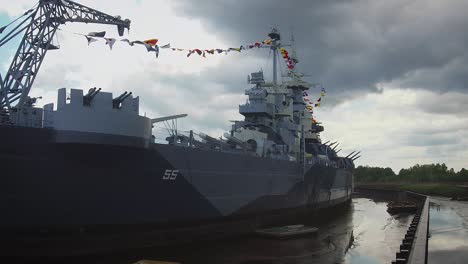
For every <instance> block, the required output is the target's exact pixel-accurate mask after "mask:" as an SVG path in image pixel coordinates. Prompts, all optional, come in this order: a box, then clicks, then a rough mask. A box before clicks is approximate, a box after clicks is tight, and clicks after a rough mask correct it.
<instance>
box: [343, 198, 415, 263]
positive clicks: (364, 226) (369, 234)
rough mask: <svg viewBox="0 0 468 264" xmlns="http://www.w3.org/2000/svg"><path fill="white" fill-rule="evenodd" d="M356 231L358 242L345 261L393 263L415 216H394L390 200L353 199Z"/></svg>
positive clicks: (354, 227) (353, 219) (354, 228)
mask: <svg viewBox="0 0 468 264" xmlns="http://www.w3.org/2000/svg"><path fill="white" fill-rule="evenodd" d="M353 204H354V210H353V217H352V221H353V232H354V234H355V240H354V241H355V242H354V245H353V246H352V248H351V249H350V250H349V251H348V252H347V254H346V255H345V263H353V264H354V263H363V264H371V263H384V262H386V263H390V262H391V261H392V260H394V259H395V253H396V252H397V251H399V249H400V243H401V240H402V239H403V237H404V234H405V233H406V230H407V229H408V226H409V225H410V223H411V220H412V216H411V215H409V214H400V215H395V216H391V215H390V214H388V213H387V212H386V209H387V203H386V202H375V201H373V200H370V199H364V198H358V199H353Z"/></svg>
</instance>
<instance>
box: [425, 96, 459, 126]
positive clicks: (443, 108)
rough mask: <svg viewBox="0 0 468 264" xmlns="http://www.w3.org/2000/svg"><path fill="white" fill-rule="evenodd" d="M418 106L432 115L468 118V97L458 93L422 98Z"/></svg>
mask: <svg viewBox="0 0 468 264" xmlns="http://www.w3.org/2000/svg"><path fill="white" fill-rule="evenodd" d="M416 105H417V106H418V107H419V108H421V109H422V110H423V111H425V112H427V113H431V114H448V115H455V116H459V117H462V118H463V117H467V116H468V95H466V94H462V93H458V92H450V93H444V94H440V95H437V96H433V95H431V96H421V97H419V98H418V101H417V103H416ZM464 129H468V126H466V125H465V126H464Z"/></svg>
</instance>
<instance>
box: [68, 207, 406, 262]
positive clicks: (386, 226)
mask: <svg viewBox="0 0 468 264" xmlns="http://www.w3.org/2000/svg"><path fill="white" fill-rule="evenodd" d="M386 205H387V203H386V202H384V201H374V200H371V199H368V198H354V199H353V201H352V203H351V204H350V205H349V207H348V208H347V209H343V210H344V211H343V213H342V214H341V215H340V216H339V217H334V218H333V219H331V220H327V221H323V220H322V218H318V219H315V220H314V219H312V222H310V223H305V224H309V225H313V226H317V227H319V232H318V234H316V235H315V236H308V237H301V238H295V239H287V240H274V239H266V238H260V237H256V236H251V237H246V238H242V239H236V240H229V241H222V242H221V241H217V242H211V243H197V244H189V245H185V246H177V247H172V248H165V249H161V248H159V249H156V248H152V249H142V250H133V251H131V252H130V251H128V252H124V251H121V252H117V253H116V252H114V253H112V254H111V255H108V256H99V257H89V258H87V259H78V260H75V261H76V262H73V263H113V264H117V263H122V264H123V263H134V262H136V261H138V260H141V259H152V260H164V261H175V262H180V263H226V264H247V263H250V264H259V263H270V264H276V263H282V264H300V263H352V264H354V263H366V264H368V263H369V264H370V263H390V262H391V261H392V260H394V259H395V253H396V252H397V251H398V250H399V245H400V243H401V240H402V238H403V237H404V234H405V232H406V229H407V227H408V226H409V223H410V220H411V217H410V216H409V215H407V214H406V215H397V216H391V215H390V214H388V213H387V211H386V209H387V207H386ZM320 217H322V216H320ZM317 220H322V221H317ZM295 224H298V223H295ZM67 263H71V262H70V261H67Z"/></svg>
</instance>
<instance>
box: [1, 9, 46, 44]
mask: <svg viewBox="0 0 468 264" xmlns="http://www.w3.org/2000/svg"><path fill="white" fill-rule="evenodd" d="M38 6H39V2H37V3H36V4H34V5H33V6H32V7H31V8H30V9H29V10H28V11H26V12H24V13H23V14H22V15H21V16H19V17H17V18H16V19H14V20H13V21H11V22H10V23H8V24H7V25H5V26H3V27H0V34H2V33H3V31H5V29H6V28H8V27H9V26H11V25H12V24H14V23H16V22H17V21H18V20H20V19H21V18H23V17H25V16H27V17H26V18H25V19H24V20H23V21H21V23H19V24H18V25H17V26H16V28H14V29H13V30H12V31H10V32H9V33H8V34H7V35H5V36H4V37H3V38H2V39H1V40H0V47H1V46H3V45H5V44H6V43H7V42H8V41H10V40H11V39H13V38H14V37H16V36H17V35H18V34H19V33H21V32H23V31H24V30H25V29H26V28H27V27H28V26H29V25H26V26H24V27H23V28H21V29H19V30H17V29H18V28H19V27H21V25H23V24H24V23H26V22H27V21H28V20H29V19H30V18H32V17H33V15H34V14H31V13H32V12H33V11H34V10H36V8H37V7H38ZM15 31H16V32H15ZM11 35H12V36H11Z"/></svg>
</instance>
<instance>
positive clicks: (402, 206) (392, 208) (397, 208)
mask: <svg viewBox="0 0 468 264" xmlns="http://www.w3.org/2000/svg"><path fill="white" fill-rule="evenodd" d="M417 210H418V206H417V205H416V204H415V203H410V202H389V203H388V204H387V212H389V213H390V214H398V213H413V212H416V211H417Z"/></svg>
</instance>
